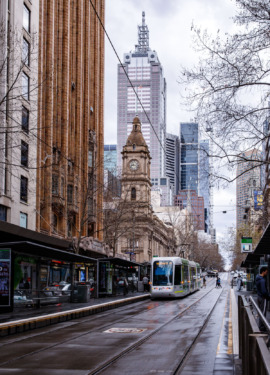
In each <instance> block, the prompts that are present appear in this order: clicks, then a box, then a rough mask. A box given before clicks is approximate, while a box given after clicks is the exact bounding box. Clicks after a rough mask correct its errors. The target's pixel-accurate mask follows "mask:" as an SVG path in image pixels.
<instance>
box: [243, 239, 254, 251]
mask: <svg viewBox="0 0 270 375" xmlns="http://www.w3.org/2000/svg"><path fill="white" fill-rule="evenodd" d="M241 253H252V237H242V238H241Z"/></svg>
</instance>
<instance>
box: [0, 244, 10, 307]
mask: <svg viewBox="0 0 270 375" xmlns="http://www.w3.org/2000/svg"><path fill="white" fill-rule="evenodd" d="M10 305H11V251H10V249H0V307H3V306H7V307H8V306H10Z"/></svg>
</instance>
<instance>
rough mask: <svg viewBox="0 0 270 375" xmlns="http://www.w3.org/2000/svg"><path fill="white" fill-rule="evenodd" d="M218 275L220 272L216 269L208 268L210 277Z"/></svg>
mask: <svg viewBox="0 0 270 375" xmlns="http://www.w3.org/2000/svg"><path fill="white" fill-rule="evenodd" d="M217 275H218V272H217V271H216V270H208V271H207V276H208V277H216V276H217Z"/></svg>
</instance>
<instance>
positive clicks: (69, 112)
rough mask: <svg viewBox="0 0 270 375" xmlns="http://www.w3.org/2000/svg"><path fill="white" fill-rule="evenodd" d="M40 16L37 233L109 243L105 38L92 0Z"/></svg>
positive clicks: (98, 2) (58, 3) (56, 6)
mask: <svg viewBox="0 0 270 375" xmlns="http://www.w3.org/2000/svg"><path fill="white" fill-rule="evenodd" d="M93 4H94V6H95V8H96V10H97V13H98V14H99V16H100V18H101V20H102V22H104V0H95V1H93ZM39 17H40V23H39V24H40V28H39V45H40V49H39V61H40V64H39V85H40V90H39V98H38V103H39V105H38V107H39V108H38V140H39V142H38V159H37V160H38V169H37V175H38V176H37V230H38V231H40V232H43V233H47V234H49V235H55V236H58V237H62V238H69V237H77V238H80V237H81V236H92V237H94V238H98V239H99V240H102V231H101V230H100V229H101V227H102V186H103V91H104V33H103V30H102V27H101V25H100V23H99V20H98V18H97V16H96V15H95V13H94V10H93V8H92V6H91V4H90V2H89V1H87V0H77V1H67V2H63V1H62V0H53V1H52V0H48V1H40V14H39Z"/></svg>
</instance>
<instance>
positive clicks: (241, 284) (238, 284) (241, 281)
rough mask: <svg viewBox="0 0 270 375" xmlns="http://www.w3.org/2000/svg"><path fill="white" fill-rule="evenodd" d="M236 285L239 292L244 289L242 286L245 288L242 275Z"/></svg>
mask: <svg viewBox="0 0 270 375" xmlns="http://www.w3.org/2000/svg"><path fill="white" fill-rule="evenodd" d="M236 285H237V290H238V291H240V290H241V289H242V286H243V280H242V277H241V275H240V274H239V275H238V278H237V281H236Z"/></svg>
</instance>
